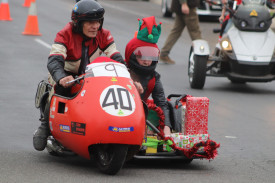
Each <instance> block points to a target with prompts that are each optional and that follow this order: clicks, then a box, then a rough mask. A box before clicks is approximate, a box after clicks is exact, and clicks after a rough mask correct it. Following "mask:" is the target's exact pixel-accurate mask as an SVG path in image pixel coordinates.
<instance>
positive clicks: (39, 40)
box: [35, 38, 52, 49]
mask: <svg viewBox="0 0 275 183" xmlns="http://www.w3.org/2000/svg"><path fill="white" fill-rule="evenodd" d="M35 41H36V42H38V43H39V44H41V45H43V46H45V47H46V48H49V49H51V48H52V46H51V45H49V44H48V43H46V42H44V41H42V40H41V39H38V38H36V39H35Z"/></svg>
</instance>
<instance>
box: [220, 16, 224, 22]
mask: <svg viewBox="0 0 275 183" xmlns="http://www.w3.org/2000/svg"><path fill="white" fill-rule="evenodd" d="M223 20H224V16H223V15H221V16H220V17H219V21H220V23H222V22H223Z"/></svg>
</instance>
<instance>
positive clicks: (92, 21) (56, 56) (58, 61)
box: [33, 0, 125, 151]
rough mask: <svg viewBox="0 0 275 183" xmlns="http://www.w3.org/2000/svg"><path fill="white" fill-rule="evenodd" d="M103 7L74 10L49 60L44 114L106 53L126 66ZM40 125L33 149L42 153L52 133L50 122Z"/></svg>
mask: <svg viewBox="0 0 275 183" xmlns="http://www.w3.org/2000/svg"><path fill="white" fill-rule="evenodd" d="M104 13H105V10H104V8H103V7H102V6H101V5H100V4H99V3H98V2H96V1H94V0H81V1H79V2H77V3H76V4H75V5H74V7H73V10H72V14H71V20H72V21H71V22H69V23H68V24H67V25H66V26H65V27H64V28H63V29H62V30H61V31H59V32H58V33H57V35H56V38H55V40H54V44H53V45H52V48H51V51H50V55H49V58H48V64H47V67H48V70H49V73H50V77H49V82H50V83H51V84H52V86H55V87H52V88H53V89H52V91H51V94H50V96H49V99H48V104H47V105H46V107H45V112H44V113H45V115H44V116H46V117H47V116H48V113H49V101H50V97H51V96H52V94H53V93H54V92H55V93H57V94H59V95H63V96H70V89H71V86H72V85H73V84H74V83H69V84H68V83H67V82H69V81H71V80H74V76H76V75H81V74H83V73H84V72H85V68H86V66H87V65H88V64H89V63H90V62H92V61H93V60H94V59H95V58H97V57H99V56H100V55H101V54H102V53H104V54H105V55H106V56H107V57H110V58H111V59H113V60H116V61H118V62H121V63H123V64H125V62H124V60H123V58H122V56H121V54H120V52H119V51H118V50H117V49H116V44H115V42H114V38H113V37H112V35H111V33H110V31H109V30H107V29H103V28H102V26H103V21H104ZM40 120H41V125H40V126H39V128H38V130H36V131H35V133H34V136H33V146H34V148H35V149H36V150H38V151H43V150H44V149H45V147H46V144H47V137H48V136H49V134H50V129H49V124H48V120H46V119H45V118H44V119H40Z"/></svg>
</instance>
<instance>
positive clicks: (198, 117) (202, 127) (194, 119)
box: [183, 97, 209, 135]
mask: <svg viewBox="0 0 275 183" xmlns="http://www.w3.org/2000/svg"><path fill="white" fill-rule="evenodd" d="M208 109H209V99H208V98H207V97H187V99H186V111H185V121H184V126H183V129H184V131H183V132H184V135H194V134H208Z"/></svg>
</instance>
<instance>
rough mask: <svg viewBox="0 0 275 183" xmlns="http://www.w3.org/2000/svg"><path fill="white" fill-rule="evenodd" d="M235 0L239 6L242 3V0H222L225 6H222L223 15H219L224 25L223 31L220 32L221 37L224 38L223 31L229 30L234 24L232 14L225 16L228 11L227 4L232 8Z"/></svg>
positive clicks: (222, 26)
mask: <svg viewBox="0 0 275 183" xmlns="http://www.w3.org/2000/svg"><path fill="white" fill-rule="evenodd" d="M234 1H236V5H237V6H239V5H240V4H242V0H222V4H223V8H222V13H221V16H220V17H219V21H220V22H222V25H221V32H220V36H219V39H221V38H222V35H223V33H224V32H227V30H228V28H229V27H230V26H231V24H232V20H231V16H232V15H230V14H228V15H226V16H225V12H226V6H227V4H228V5H229V8H230V9H233V6H234Z"/></svg>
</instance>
